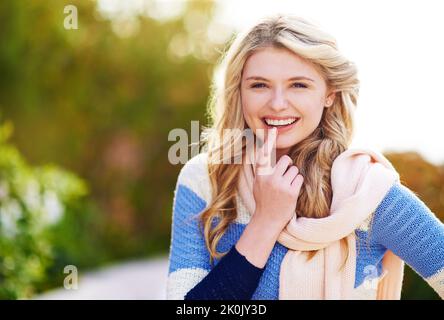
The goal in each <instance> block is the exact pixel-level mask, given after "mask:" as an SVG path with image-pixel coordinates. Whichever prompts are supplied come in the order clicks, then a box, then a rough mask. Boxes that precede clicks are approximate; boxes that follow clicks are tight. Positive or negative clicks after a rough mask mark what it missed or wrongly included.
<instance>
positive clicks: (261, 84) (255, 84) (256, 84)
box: [251, 82, 266, 88]
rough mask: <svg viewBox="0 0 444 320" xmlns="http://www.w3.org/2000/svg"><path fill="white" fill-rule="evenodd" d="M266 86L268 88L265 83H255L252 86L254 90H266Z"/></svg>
mask: <svg viewBox="0 0 444 320" xmlns="http://www.w3.org/2000/svg"><path fill="white" fill-rule="evenodd" d="M265 86H266V85H265V83H262V82H258V83H253V84H252V85H251V87H252V88H264V87H265Z"/></svg>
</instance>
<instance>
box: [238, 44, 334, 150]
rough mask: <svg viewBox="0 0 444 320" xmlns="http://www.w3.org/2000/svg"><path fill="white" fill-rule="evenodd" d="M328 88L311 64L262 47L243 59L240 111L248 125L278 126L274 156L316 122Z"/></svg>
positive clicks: (307, 132) (284, 51)
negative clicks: (244, 60) (245, 59)
mask: <svg viewBox="0 0 444 320" xmlns="http://www.w3.org/2000/svg"><path fill="white" fill-rule="evenodd" d="M334 94H335V93H334V92H332V91H329V90H328V88H327V84H326V82H325V81H324V79H323V77H322V75H321V74H320V73H319V72H318V71H317V70H316V68H315V67H314V65H313V64H312V63H310V62H308V61H306V60H303V59H302V58H300V57H299V56H297V55H296V54H294V53H292V52H291V51H289V50H287V49H281V48H274V47H266V48H263V49H260V50H258V51H256V52H255V53H253V54H252V55H251V56H250V57H249V58H248V59H247V61H246V62H245V65H244V69H243V74H242V80H241V101H242V111H243V114H244V118H245V121H246V123H247V125H248V127H249V128H251V129H252V130H253V132H255V133H256V130H257V129H268V128H271V127H273V126H276V127H277V128H278V136H277V141H276V149H277V156H278V158H279V157H280V156H281V155H283V154H286V153H287V152H288V150H289V149H290V148H291V147H292V146H294V145H295V144H297V143H299V142H300V141H302V140H304V139H305V138H306V137H308V136H309V135H310V134H311V133H312V132H313V131H314V130H315V129H316V128H317V126H318V125H319V123H320V121H321V117H322V112H323V110H324V108H325V107H329V106H331V105H332V103H333V101H334Z"/></svg>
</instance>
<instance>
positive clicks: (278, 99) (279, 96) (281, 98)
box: [270, 88, 288, 113]
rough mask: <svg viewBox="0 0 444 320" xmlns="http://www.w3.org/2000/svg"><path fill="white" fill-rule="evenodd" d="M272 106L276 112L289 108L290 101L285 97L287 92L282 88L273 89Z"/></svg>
mask: <svg viewBox="0 0 444 320" xmlns="http://www.w3.org/2000/svg"><path fill="white" fill-rule="evenodd" d="M270 107H271V109H273V110H274V111H275V112H276V113H277V112H279V111H282V110H285V109H287V108H288V101H287V99H286V97H285V93H284V92H283V90H282V89H280V88H276V89H275V90H274V91H273V96H272V98H271V102H270Z"/></svg>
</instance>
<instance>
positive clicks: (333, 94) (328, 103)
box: [324, 90, 336, 108]
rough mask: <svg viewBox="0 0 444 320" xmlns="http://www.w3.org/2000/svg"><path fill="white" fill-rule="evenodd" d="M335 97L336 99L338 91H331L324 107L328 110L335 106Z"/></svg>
mask: <svg viewBox="0 0 444 320" xmlns="http://www.w3.org/2000/svg"><path fill="white" fill-rule="evenodd" d="M335 97H336V91H335V90H332V91H330V93H329V94H328V95H327V97H326V98H325V104H324V105H325V107H326V108H329V107H331V106H332V105H333V103H334V102H335Z"/></svg>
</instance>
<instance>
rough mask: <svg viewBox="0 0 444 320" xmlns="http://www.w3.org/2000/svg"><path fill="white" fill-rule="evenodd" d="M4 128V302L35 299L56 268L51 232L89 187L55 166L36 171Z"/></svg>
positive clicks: (0, 230)
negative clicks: (37, 288)
mask: <svg viewBox="0 0 444 320" xmlns="http://www.w3.org/2000/svg"><path fill="white" fill-rule="evenodd" d="M11 133H12V124H11V123H10V122H9V123H5V124H3V125H1V126H0V253H1V254H0V299H5V298H6V299H16V298H24V297H30V296H31V295H32V294H33V290H34V288H35V286H36V284H37V283H39V282H42V281H44V280H45V279H46V278H45V276H46V274H47V268H48V266H49V265H50V264H51V262H52V258H53V254H54V253H53V251H52V249H53V247H52V241H51V236H50V231H49V230H50V229H51V226H53V225H56V224H57V223H59V221H60V219H61V218H62V216H63V214H64V212H65V210H69V208H70V207H71V206H72V205H73V204H75V203H79V202H80V201H79V199H80V198H81V197H83V196H84V195H86V193H87V187H86V185H85V183H84V182H83V181H82V180H80V179H79V178H78V177H76V176H75V175H73V174H71V173H69V172H67V171H64V170H61V169H60V168H58V167H56V166H54V165H45V166H43V167H30V166H29V165H28V164H27V163H26V162H25V160H24V159H23V157H22V156H21V155H20V153H19V152H18V151H17V149H16V148H15V147H13V146H12V145H10V144H8V143H7V139H8V138H9V136H10V135H11Z"/></svg>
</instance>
